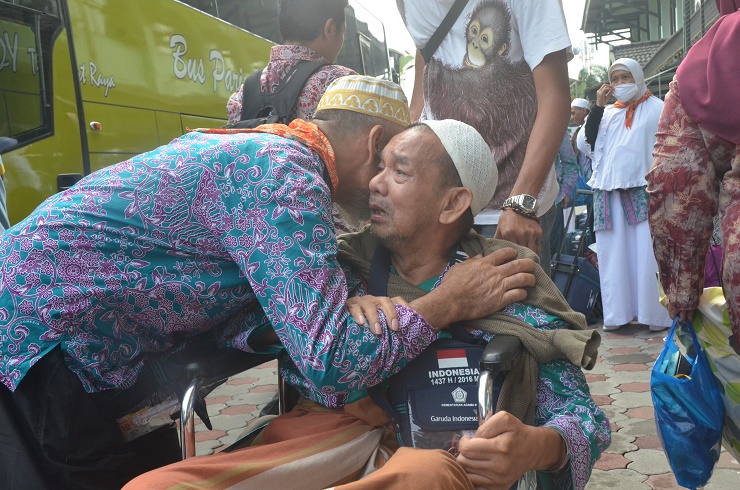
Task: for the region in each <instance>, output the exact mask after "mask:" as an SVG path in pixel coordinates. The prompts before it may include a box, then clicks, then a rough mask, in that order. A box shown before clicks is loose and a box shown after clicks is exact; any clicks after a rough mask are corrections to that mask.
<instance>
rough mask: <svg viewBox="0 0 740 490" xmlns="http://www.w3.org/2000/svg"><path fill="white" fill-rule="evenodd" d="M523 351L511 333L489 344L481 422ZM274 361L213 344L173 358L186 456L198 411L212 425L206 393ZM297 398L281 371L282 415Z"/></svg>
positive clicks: (242, 442) (253, 430)
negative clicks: (178, 370) (179, 372)
mask: <svg viewBox="0 0 740 490" xmlns="http://www.w3.org/2000/svg"><path fill="white" fill-rule="evenodd" d="M520 350H521V341H520V340H519V338H517V337H514V336H510V335H496V336H494V337H493V338H492V339H491V341H490V342H488V344H487V345H486V347H485V348H484V350H483V354H482V356H481V360H480V366H479V369H480V375H479V378H478V409H477V412H478V425H480V424H482V423H483V422H484V421H485V420H486V419H487V418H488V417H490V416H491V415H493V413H494V412H495V409H496V407H495V402H496V398H497V393H498V390H499V389H500V387H501V384H502V383H503V380H504V378H505V376H506V373H507V372H509V371H510V370H511V369H512V367H513V365H514V362H515V361H516V358H517V355H518V353H519V352H520ZM273 359H275V356H264V355H257V354H249V353H245V352H241V351H236V350H233V349H217V348H215V346H212V347H204V348H200V349H197V350H194V351H192V350H191V351H188V352H185V353H184V354H183V355H181V356H178V358H177V359H173V360H172V361H171V362H173V363H174V364H175V365H177V366H181V365H182V364H183V362H184V365H185V370H184V373H183V375H184V377H183V380H182V381H180V385H181V386H183V388H182V389H180V390H178V398H179V406H180V410H179V414H178V416H179V420H180V428H181V429H180V430H181V437H180V440H181V449H182V458H183V459H186V458H189V457H192V456H195V430H194V428H195V418H194V417H195V415H196V414H197V415H198V416H199V417H200V418H201V420H202V421H203V423H204V425H205V426H206V427H207V428H208V429H211V428H212V426H211V423H210V420H209V418H208V413H207V412H206V406H205V397H206V396H207V395H208V394H209V393H210V392H211V391H213V390H214V389H215V388H216V387H217V386H219V385H220V384H222V383H224V382H225V381H226V380H227V379H228V378H229V377H230V376H233V375H235V374H238V373H240V372H242V371H245V370H247V369H251V368H253V367H256V366H259V365H260V364H262V363H264V362H268V361H270V360H273ZM297 399H298V396H297V392H296V390H295V389H293V388H292V387H291V386H290V385H288V384H287V383H286V382H285V380H284V379H283V378H282V376H281V375H280V374H279V370H278V413H279V414H283V413H285V412H287V411H289V410H290V409H292V407H293V405H294V404H295V402H296V401H297ZM268 422H269V421H268ZM268 422H265V423H262V424H257V425H255V426H253V427H250V429H249V431H248V432H247V433H246V434H242V436H241V437H240V438H239V440H238V441H237V442H236V443H234V444H232V445H231V446H229V447H228V448H226V449H224V450H225V451H232V450H234V449H238V448H241V447H246V446H248V445H249V444H251V442H252V441H253V440H254V438H255V437H256V436H257V434H259V432H260V431H261V430H262V429H264V428H265V426H266V425H267V423H268Z"/></svg>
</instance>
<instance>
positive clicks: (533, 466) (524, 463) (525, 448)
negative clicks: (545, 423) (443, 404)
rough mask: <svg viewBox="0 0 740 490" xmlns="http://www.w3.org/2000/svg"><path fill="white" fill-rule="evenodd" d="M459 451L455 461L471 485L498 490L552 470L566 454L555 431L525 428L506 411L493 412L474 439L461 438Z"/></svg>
mask: <svg viewBox="0 0 740 490" xmlns="http://www.w3.org/2000/svg"><path fill="white" fill-rule="evenodd" d="M553 444H555V446H554V445H553ZM558 446H560V447H559V449H555V448H556V447H558ZM458 450H459V452H460V454H459V456H458V457H457V462H458V463H459V464H460V466H462V467H463V469H464V470H465V473H467V475H468V477H469V478H470V481H471V482H472V483H473V485H474V486H475V487H476V488H488V489H497V490H498V489H501V490H508V489H509V488H511V486H512V485H513V484H514V483H515V482H516V481H517V480H518V479H519V478H521V476H522V475H523V474H524V473H526V472H527V471H530V470H547V469H550V468H552V467H555V466H556V465H557V464H559V462H561V461H563V460H564V458H565V457H566V455H567V451H566V449H565V441H563V438H562V437H561V436H560V434H559V433H558V432H557V431H556V430H555V429H551V428H548V427H532V426H529V425H525V424H523V423H522V422H521V421H520V420H519V419H517V418H516V417H514V416H513V415H511V414H510V413H508V412H497V413H495V414H494V415H493V416H492V417H490V418H489V419H488V420H486V422H485V423H484V424H483V425H481V426H480V427H479V428H478V430H477V431H476V433H475V437H470V436H464V437H463V438H462V439H460V442H459V444H458ZM553 452H554V453H557V454H552V453H553ZM547 453H551V454H547ZM552 461H556V462H555V463H553V462H552Z"/></svg>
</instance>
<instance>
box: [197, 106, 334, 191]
mask: <svg viewBox="0 0 740 490" xmlns="http://www.w3.org/2000/svg"><path fill="white" fill-rule="evenodd" d="M193 131H197V132H199V133H206V134H241V133H268V134H274V135H276V136H282V137H283V138H287V139H289V140H293V141H297V142H298V143H300V144H302V145H304V146H307V147H309V148H310V149H311V150H313V151H315V152H316V153H318V154H319V157H321V160H322V161H323V162H324V166H325V167H326V172H327V174H329V180H330V182H327V183H328V184H330V187H331V190H332V199H333V196H334V194H336V192H337V186H338V185H339V177H338V176H337V159H336V156H335V154H334V149H333V148H332V147H331V144H330V143H329V140H328V139H327V137H326V135H324V133H322V132H321V130H320V129H319V127H318V126H316V125H315V124H314V123H310V122H307V121H304V120H303V119H294V120H293V121H292V122H291V123H290V124H289V125H287V126H286V125H285V124H263V125H262V126H257V127H256V128H251V129H243V128H233V129H230V128H208V129H204V128H201V129H194V130H193Z"/></svg>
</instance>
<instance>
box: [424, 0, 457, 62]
mask: <svg viewBox="0 0 740 490" xmlns="http://www.w3.org/2000/svg"><path fill="white" fill-rule="evenodd" d="M467 4H468V0H455V3H454V4H452V7H451V8H450V11H449V12H447V15H445V18H444V19H442V23H441V24H439V27H437V30H436V31H434V34H432V37H430V38H429V41H428V42H427V45H426V46H424V47H423V48H421V49H420V50H419V51H420V52H421V55H422V56H423V57H424V61H426V62H427V63H429V60H431V59H432V55H433V54H434V53H435V52H436V51H437V48H439V45H440V44H442V41H443V40H444V38H445V37H446V36H447V33H449V32H450V29H452V26H453V25H454V24H455V22H456V21H457V19H458V18H459V17H460V14H462V11H463V10H464V9H465V6H466V5H467Z"/></svg>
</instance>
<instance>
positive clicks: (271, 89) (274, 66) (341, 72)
mask: <svg viewBox="0 0 740 490" xmlns="http://www.w3.org/2000/svg"><path fill="white" fill-rule="evenodd" d="M299 61H316V62H320V63H329V62H328V61H327V60H326V58H324V57H323V56H321V55H320V54H319V53H317V52H316V51H314V50H313V49H310V48H307V47H305V46H294V45H287V46H284V45H281V46H273V47H272V50H271V51H270V62H269V63H268V64H267V67H266V68H265V69H264V70H262V77H261V78H260V88H261V89H262V93H266V94H272V93H275V91H276V90H277V88H278V85H279V84H280V83H281V82H282V81H283V80H284V79H285V77H286V76H288V74H290V71H291V70H292V69H293V67H295V65H296V64H298V62H299ZM347 75H356V73H355V71H354V70H352V69H350V68H346V67H344V66H341V65H327V66H323V67H321V68H319V69H318V70H317V71H316V73H314V74H313V75H311V76H310V77H308V80H306V84H305V85H304V86H303V90H301V95H300V96H299V97H298V102H297V103H296V112H295V114H291V116H292V117H293V118H295V117H298V118H300V119H304V120H306V121H310V120H312V119H313V114H314V112H315V111H316V106H317V105H319V100H320V99H321V96H322V95H324V92H325V91H326V87H328V86H329V84H331V82H333V81H334V80H336V79H337V78H339V77H344V76H347ZM243 97H244V95H243V94H242V87H239V90H237V91H236V92H234V93H233V94H232V95H231V97H230V98H229V101H228V103H227V104H226V112H227V114H228V115H229V123H235V122H238V121H239V119H240V118H241V114H242V101H243ZM247 97H249V94H247Z"/></svg>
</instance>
